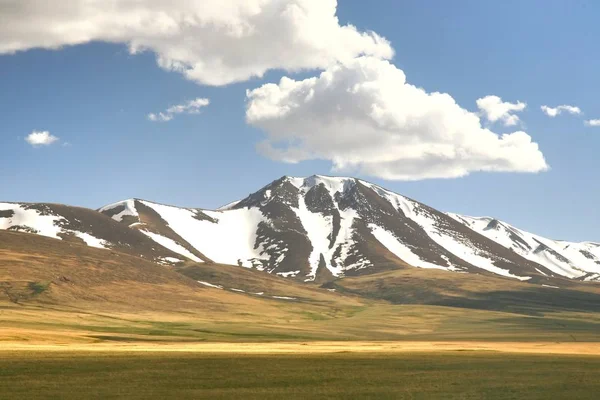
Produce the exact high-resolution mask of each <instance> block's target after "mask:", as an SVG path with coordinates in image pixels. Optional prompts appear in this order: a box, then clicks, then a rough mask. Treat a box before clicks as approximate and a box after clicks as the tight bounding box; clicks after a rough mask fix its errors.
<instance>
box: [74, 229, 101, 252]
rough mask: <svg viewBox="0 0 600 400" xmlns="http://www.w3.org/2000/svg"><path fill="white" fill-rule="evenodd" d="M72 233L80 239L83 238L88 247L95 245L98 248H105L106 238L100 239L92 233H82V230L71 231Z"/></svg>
mask: <svg viewBox="0 0 600 400" xmlns="http://www.w3.org/2000/svg"><path fill="white" fill-rule="evenodd" d="M73 234H74V235H75V236H77V237H78V238H80V239H81V240H83V241H84V242H85V244H87V245H88V246H90V247H96V248H98V249H106V244H107V242H106V240H102V239H98V238H97V237H94V236H92V235H90V234H89V233H84V232H73Z"/></svg>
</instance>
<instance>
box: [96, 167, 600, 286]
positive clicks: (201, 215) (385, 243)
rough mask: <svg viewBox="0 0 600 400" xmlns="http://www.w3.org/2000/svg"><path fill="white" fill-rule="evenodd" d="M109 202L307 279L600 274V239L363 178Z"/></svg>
mask: <svg viewBox="0 0 600 400" xmlns="http://www.w3.org/2000/svg"><path fill="white" fill-rule="evenodd" d="M99 211H100V212H102V213H104V214H106V215H107V216H110V217H111V218H113V219H114V220H116V221H118V222H121V223H123V224H125V225H127V226H129V227H130V228H133V229H135V230H139V231H140V232H141V233H143V234H144V235H146V236H147V237H149V238H150V239H152V240H154V241H155V242H157V243H158V244H160V245H161V246H163V247H166V248H168V249H170V250H172V251H173V252H176V253H178V254H179V255H180V256H183V257H186V258H188V259H191V260H194V261H199V262H202V261H208V262H210V261H213V262H218V263H226V264H238V265H241V266H245V267H253V268H257V269H260V270H265V271H268V272H270V273H273V274H278V275H280V276H284V277H292V278H295V279H298V280H302V281H314V280H317V281H320V280H326V279H329V278H331V277H339V276H348V275H356V274H363V273H372V272H376V271H381V270H385V269H393V268H406V267H420V268H437V269H444V270H449V271H455V272H465V273H481V274H496V275H501V276H505V277H509V278H513V279H518V280H522V281H531V282H537V281H547V280H548V279H550V278H552V277H567V278H573V279H581V280H600V246H598V245H595V244H593V243H582V244H576V243H565V242H557V241H550V240H548V239H544V238H541V237H538V236H535V235H531V234H526V233H525V232H521V231H519V230H516V229H515V228H512V227H510V226H509V225H508V224H504V223H501V222H497V225H498V226H499V227H501V228H499V230H493V229H488V228H489V227H488V226H489V225H490V224H491V222H492V221H487V223H486V222H485V219H477V218H470V217H464V216H459V215H456V214H447V213H442V212H439V211H437V210H435V209H433V208H431V207H428V206H426V205H424V204H422V203H419V202H417V201H414V200H411V199H409V198H406V197H404V196H401V195H399V194H396V193H393V192H390V191H388V190H386V189H384V188H382V187H380V186H377V185H374V184H372V183H369V182H366V181H362V180H358V179H354V178H333V177H326V176H311V177H308V178H292V177H283V178H281V179H278V180H276V181H274V182H272V183H271V184H269V185H267V186H265V187H264V188H262V189H260V190H259V191H257V192H256V193H254V194H251V195H250V196H248V197H247V198H245V199H243V200H240V201H236V202H233V203H230V204H228V205H227V206H224V207H222V208H220V209H218V210H214V211H212V210H202V209H189V208H179V207H174V206H167V205H162V204H157V203H153V202H150V201H145V200H138V199H131V200H125V201H122V202H118V203H114V204H111V205H108V206H106V207H103V208H101V209H100V210H99ZM484 224H485V225H484ZM491 225H494V224H491ZM492 231H493V232H497V233H493V232H492ZM516 232H518V233H516ZM519 238H520V239H519ZM536 243H537V245H536Z"/></svg>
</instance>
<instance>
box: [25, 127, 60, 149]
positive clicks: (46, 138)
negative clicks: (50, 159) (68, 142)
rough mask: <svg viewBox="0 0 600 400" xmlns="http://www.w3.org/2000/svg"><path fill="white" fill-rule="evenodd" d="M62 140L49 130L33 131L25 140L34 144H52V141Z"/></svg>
mask: <svg viewBox="0 0 600 400" xmlns="http://www.w3.org/2000/svg"><path fill="white" fill-rule="evenodd" d="M58 140H60V139H59V138H57V137H56V136H53V135H51V134H50V132H48V131H33V132H31V133H30V134H29V135H27V136H26V137H25V141H26V142H27V143H29V144H30V145H32V146H35V147H37V146H50V145H51V144H52V143H54V142H57V141H58Z"/></svg>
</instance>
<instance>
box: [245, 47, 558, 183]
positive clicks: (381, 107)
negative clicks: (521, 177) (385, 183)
mask: <svg viewBox="0 0 600 400" xmlns="http://www.w3.org/2000/svg"><path fill="white" fill-rule="evenodd" d="M247 97H248V106H247V110H246V119H247V121H248V123H250V124H252V125H254V126H256V127H259V128H261V129H263V130H264V131H265V132H266V134H267V138H266V140H265V141H264V142H262V143H260V144H259V150H260V151H261V152H262V153H264V154H265V155H267V156H269V157H271V158H273V159H275V160H280V161H285V162H290V163H295V162H299V161H302V160H309V159H324V160H330V161H331V162H332V163H333V169H334V170H336V171H339V172H360V173H363V174H367V175H371V176H376V177H379V178H383V179H394V180H417V179H424V178H453V177H460V176H464V175H468V174H469V173H471V172H474V171H506V172H538V171H544V170H546V169H548V165H547V164H546V161H545V160H544V156H543V154H542V153H541V151H540V150H539V149H538V145H537V144H536V143H534V142H532V140H531V137H530V136H529V135H528V134H527V133H525V132H522V131H517V132H514V133H511V134H503V135H498V134H496V133H494V132H492V131H491V130H489V129H486V128H484V127H482V125H481V122H480V119H479V116H478V115H477V114H475V113H472V112H469V111H467V110H465V109H463V108H461V107H460V106H459V105H458V104H456V102H455V101H454V99H453V98H452V97H451V96H450V95H448V94H445V93H437V92H436V93H427V92H425V91H424V90H423V89H420V88H417V87H415V86H413V85H410V84H408V83H406V79H405V75H404V73H403V71H402V70H400V69H398V68H396V67H395V66H394V65H392V64H390V63H389V62H387V61H384V60H379V59H376V58H373V57H360V58H357V59H354V60H351V61H348V62H346V63H343V64H338V65H335V66H332V67H330V68H328V69H327V70H325V71H324V72H322V73H321V74H320V76H318V77H313V78H309V79H305V80H302V81H295V80H292V79H289V78H286V77H284V78H282V79H281V81H280V82H279V84H266V85H263V86H261V87H259V88H257V89H254V90H252V91H248V92H247ZM494 115H495V114H494ZM502 115H504V114H502ZM498 118H500V117H498Z"/></svg>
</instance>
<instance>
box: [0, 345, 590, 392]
mask: <svg viewBox="0 0 600 400" xmlns="http://www.w3.org/2000/svg"><path fill="white" fill-rule="evenodd" d="M599 374H600V357H585V356H544V355H514V354H499V353H494V352H470V351H469V352H466V351H465V352H445V353H405V354H391V355H386V354H355V353H334V354H321V355H242V354H237V355H232V354H228V355H210V354H198V353H181V354H174V353H135V354H134V353H118V354H115V353H112V354H109V353H95V354H91V353H73V352H69V353H40V352H7V353H4V354H2V358H1V359H0V398H2V399H25V398H27V399H46V398H52V399H58V398H60V399H83V398H85V399H111V398H128V399H131V398H133V399H151V398H156V399H165V398H177V399H182V398H190V399H192V398H193V399H200V398H207V399H220V398H238V399H283V398H285V399H294V398H297V399H306V398H320V399H323V398H348V399H349V398H351V399H361V398H377V399H385V398H389V399H597V398H598V393H600V380H599V379H598V376H599Z"/></svg>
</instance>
